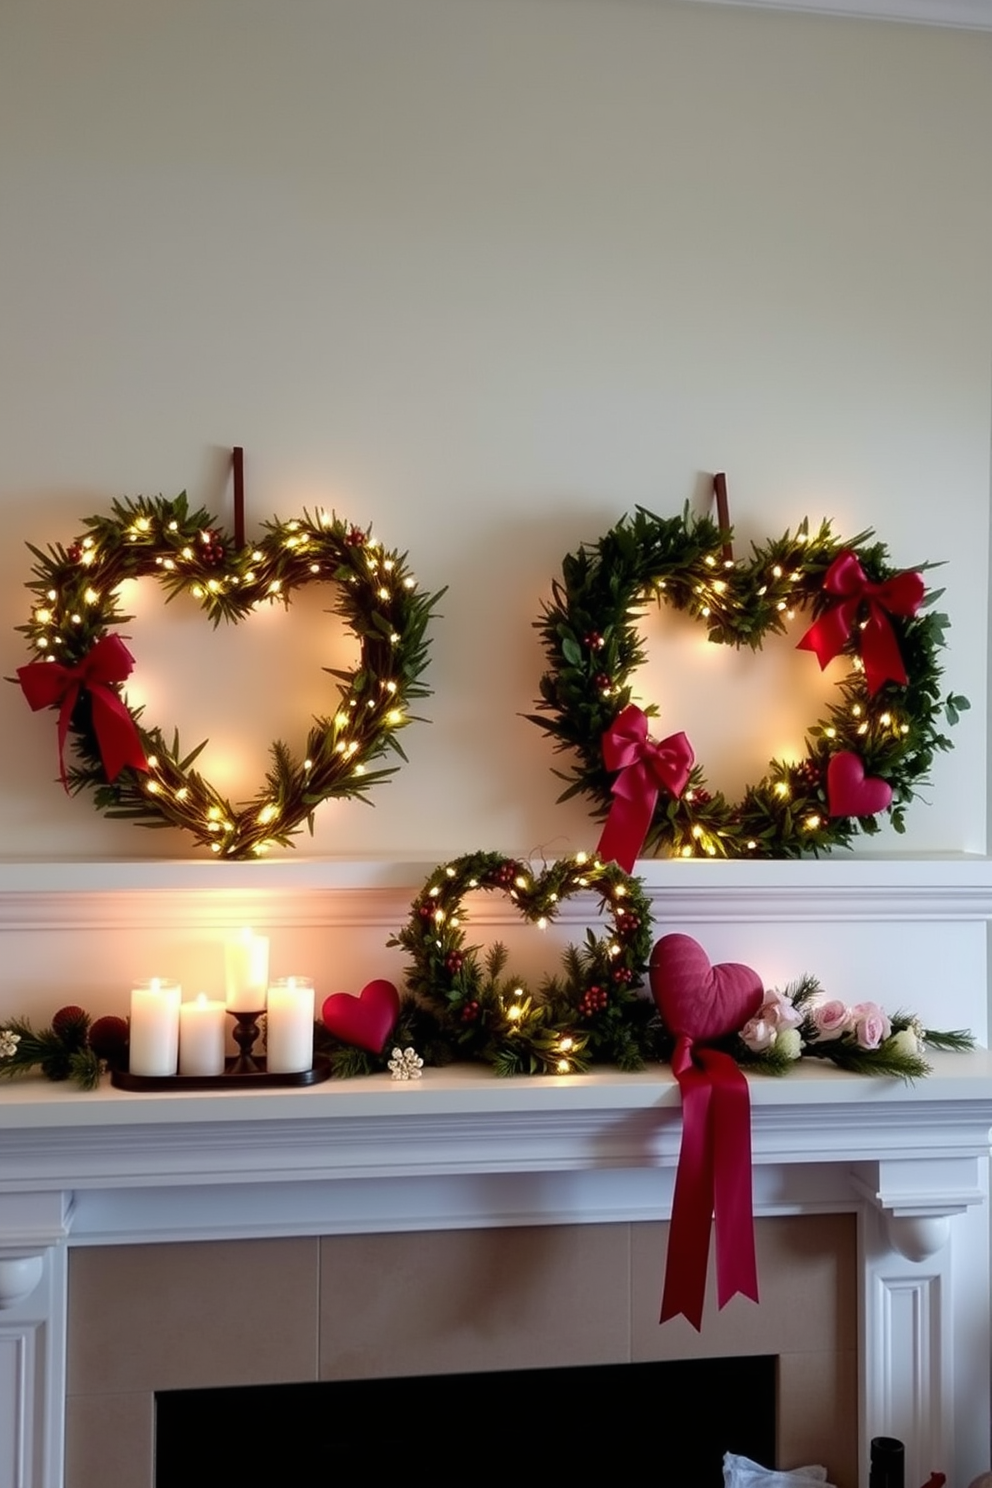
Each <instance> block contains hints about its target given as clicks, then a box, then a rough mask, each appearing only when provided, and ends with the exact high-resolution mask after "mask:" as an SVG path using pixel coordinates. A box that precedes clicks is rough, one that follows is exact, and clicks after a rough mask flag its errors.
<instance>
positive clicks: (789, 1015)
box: [758, 987, 803, 1028]
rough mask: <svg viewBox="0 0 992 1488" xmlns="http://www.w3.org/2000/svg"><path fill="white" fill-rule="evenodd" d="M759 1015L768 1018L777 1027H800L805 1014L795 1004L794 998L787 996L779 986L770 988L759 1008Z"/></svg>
mask: <svg viewBox="0 0 992 1488" xmlns="http://www.w3.org/2000/svg"><path fill="white" fill-rule="evenodd" d="M758 1017H759V1018H768V1019H769V1020H770V1021H771V1022H772V1023H774V1025H775V1027H776V1028H798V1027H799V1025H800V1023H801V1022H802V1021H803V1015H802V1013H800V1012H798V1011H797V1009H796V1008H795V1007H794V1006H793V1003H792V998H791V997H786V995H785V993H784V992H780V991H779V990H778V988H777V987H769V988H768V991H767V992H766V993H765V1000H764V1002H763V1003H762V1005H761V1007H760V1008H759V1009H758Z"/></svg>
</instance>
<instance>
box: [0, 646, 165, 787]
mask: <svg viewBox="0 0 992 1488" xmlns="http://www.w3.org/2000/svg"><path fill="white" fill-rule="evenodd" d="M133 667H134V657H133V656H132V655H131V653H130V651H129V650H128V649H127V647H126V646H125V644H124V642H123V641H122V640H121V638H120V636H117V635H105V636H101V638H100V640H98V641H97V643H96V645H95V646H92V647H91V648H90V650H89V651H87V653H86V655H85V656H84V657H83V659H82V661H80V662H77V663H76V665H75V666H71V667H70V666H63V664H62V663H61V662H59V661H32V662H30V663H29V665H28V666H22V667H18V668H17V676H18V680H19V681H20V684H21V688H22V690H23V692H24V696H25V697H26V698H27V700H28V703H29V704H30V705H31V707H32V708H33V709H34V711H35V712H37V711H38V709H39V708H52V707H58V710H59V773H60V775H61V777H62V784H63V786H64V787H65V789H66V790H67V791H68V789H69V782H68V781H67V779H66V773H65V741H66V738H67V737H68V733H69V721H70V719H71V718H72V710H73V708H74V707H75V706H76V701H77V699H78V697H79V694H80V693H81V692H84V691H85V692H88V693H89V695H90V700H91V702H92V705H93V729H94V732H95V733H96V739H97V744H98V745H99V748H100V758H101V760H102V761H103V768H104V769H105V770H106V772H107V779H108V780H116V779H117V777H118V775H119V774H120V772H121V771H122V770H123V769H124V767H125V765H130V766H131V768H132V769H133V770H147V769H148V768H149V766H148V761H147V760H146V759H145V751H144V750H143V749H142V747H141V739H140V738H139V736H138V730H137V729H136V727H135V724H134V719H133V718H132V717H131V715H130V713H129V712H128V710H127V705H126V703H125V702H124V700H123V698H122V697H121V695H120V693H118V692H116V691H115V690H114V683H115V682H125V681H126V680H127V678H128V677H129V676H130V675H131V671H132V669H133Z"/></svg>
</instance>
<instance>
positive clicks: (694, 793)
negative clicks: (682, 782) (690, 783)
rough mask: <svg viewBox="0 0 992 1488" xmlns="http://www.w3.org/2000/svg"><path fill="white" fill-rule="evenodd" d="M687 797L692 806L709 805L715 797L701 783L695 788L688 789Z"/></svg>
mask: <svg viewBox="0 0 992 1488" xmlns="http://www.w3.org/2000/svg"><path fill="white" fill-rule="evenodd" d="M685 799H686V800H687V801H688V802H689V803H690V805H692V806H708V805H709V804H710V802H711V801H712V799H713V797H712V796H711V795H710V793H709V791H708V790H707V789H706V787H705V786H702V785H700V786H697V788H696V789H695V790H688V791H686V793H685Z"/></svg>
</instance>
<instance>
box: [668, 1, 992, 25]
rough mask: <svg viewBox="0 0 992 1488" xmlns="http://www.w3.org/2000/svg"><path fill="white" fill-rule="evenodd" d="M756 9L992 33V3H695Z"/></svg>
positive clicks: (698, 2)
mask: <svg viewBox="0 0 992 1488" xmlns="http://www.w3.org/2000/svg"><path fill="white" fill-rule="evenodd" d="M696 3H697V4H701V5H738V6H740V5H743V6H746V7H747V8H748V9H751V10H754V9H759V10H793V11H805V12H807V13H810V14H813V15H827V16H843V17H847V18H849V19H850V18H853V19H856V20H865V21H904V22H910V23H912V24H914V25H918V26H945V27H951V28H954V29H957V30H965V31H992V0H696Z"/></svg>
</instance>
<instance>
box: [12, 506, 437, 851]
mask: <svg viewBox="0 0 992 1488" xmlns="http://www.w3.org/2000/svg"><path fill="white" fill-rule="evenodd" d="M84 527H85V529H86V530H85V533H84V534H83V535H82V536H80V537H79V538H77V539H76V540H75V541H74V542H72V543H70V544H69V546H68V547H63V546H62V545H61V544H59V545H56V546H54V547H50V548H49V549H48V551H47V552H45V551H42V550H41V549H40V548H37V547H35V546H33V544H28V546H29V547H30V548H31V551H32V553H33V554H34V557H35V564H34V568H33V570H32V572H33V574H34V577H33V579H32V580H31V581H30V583H29V584H28V586H27V587H28V588H29V589H30V590H31V591H32V592H33V594H34V596H35V597H34V601H33V605H32V612H31V618H30V621H29V622H28V624H26V625H22V626H19V627H18V629H20V630H21V631H22V632H23V633H24V634H25V635H26V636H27V638H28V640H29V642H30V644H31V648H32V650H33V652H34V654H35V657H36V660H35V661H34V662H32V663H31V664H30V665H28V666H23V667H20V668H19V669H18V677H19V680H20V683H21V687H22V688H23V690H24V692H25V695H26V697H27V699H28V702H29V703H30V705H31V707H32V708H35V709H38V708H43V707H52V708H57V709H58V710H59V758H60V761H62V760H63V751H64V746H65V743H66V740H67V738H68V737H69V736H71V738H72V743H73V747H74V751H75V754H76V757H77V760H78V763H77V764H75V765H73V766H72V767H71V768H69V769H68V770H67V769H66V767H65V764H64V762H63V763H62V765H61V768H62V779H63V783H64V784H65V785H66V788H67V789H68V790H71V791H73V792H75V791H80V790H83V789H89V790H92V791H93V797H94V804H95V805H96V808H97V810H99V811H101V812H103V813H104V815H105V816H107V817H109V818H112V819H126V820H131V821H135V822H137V823H138V824H139V825H141V826H147V827H179V828H181V829H182V830H184V831H186V832H188V833H190V835H191V836H192V837H193V839H194V841H195V842H196V843H197V844H198V845H199V846H201V847H206V848H208V849H209V850H210V851H211V852H212V853H214V854H216V855H217V856H218V857H220V858H229V859H231V858H251V857H257V856H259V855H260V854H263V853H265V852H267V851H268V850H269V849H270V848H271V847H272V846H274V845H279V846H288V845H291V844H290V838H291V837H292V836H294V835H295V834H296V833H297V832H298V831H299V830H300V828H301V827H302V826H303V825H304V824H306V825H307V826H308V827H309V828H311V830H312V827H313V815H314V812H315V810H316V809H317V807H318V806H319V805H320V804H321V802H322V801H327V800H330V799H333V798H340V797H362V798H364V797H366V796H367V795H368V793H369V791H370V790H371V789H372V788H373V787H374V786H375V785H377V784H378V783H379V782H381V781H382V780H384V779H386V778H387V777H388V776H389V775H391V774H393V773H394V771H395V769H396V768H398V767H397V766H395V765H393V766H389V767H384V768H378V769H370V768H369V766H370V765H372V764H374V763H375V762H376V761H378V760H380V759H382V758H383V757H384V756H389V755H390V754H392V755H396V756H398V757H399V758H400V759H405V758H406V756H405V754H404V753H403V749H402V746H401V745H400V742H399V739H398V737H397V735H398V733H399V731H400V730H401V729H402V728H404V727H405V726H406V725H407V724H408V723H410V722H411V720H412V718H413V715H412V714H411V713H410V712H409V706H410V703H411V702H412V701H414V700H415V699H418V698H423V697H427V696H429V693H430V689H429V688H428V687H426V686H425V685H424V684H423V683H422V682H421V681H420V680H419V679H420V677H421V674H422V673H423V671H424V669H425V667H426V665H427V658H428V640H427V626H428V621H429V620H430V619H431V618H432V616H433V613H434V605H435V604H436V602H437V600H438V599H439V598H440V594H434V595H427V594H424V593H421V592H420V591H419V590H418V588H417V583H416V580H415V579H414V578H413V576H412V575H411V573H410V571H409V569H408V567H407V563H406V558H405V555H403V554H401V553H397V552H392V551H390V550H387V549H385V548H384V547H383V546H382V545H381V543H379V542H378V541H377V540H376V539H375V538H373V537H372V535H371V531H370V529H363V528H361V527H356V526H353V525H351V524H349V523H347V522H344V521H342V520H341V519H340V518H338V517H337V516H335V515H333V514H328V513H327V512H324V511H318V512H316V513H315V514H314V515H313V516H311V515H310V514H309V513H308V512H306V511H304V513H303V514H302V516H301V517H297V518H293V519H291V520H289V521H283V520H281V519H278V518H273V520H272V521H271V522H269V523H267V524H265V535H264V536H263V537H262V538H261V539H260V540H259V541H258V542H257V543H255V544H248V545H247V546H245V547H242V548H239V549H235V548H234V547H233V544H232V542H231V540H230V539H229V538H228V536H227V535H226V533H224V532H223V531H221V530H220V529H219V528H218V527H217V526H216V525H215V522H214V518H213V517H212V516H211V515H210V513H209V512H207V511H204V510H202V509H199V510H195V511H191V510H190V508H189V503H188V501H187V498H186V494H185V492H184V493H182V494H181V495H179V496H177V497H175V498H174V499H173V500H167V499H165V498H164V497H157V498H151V499H150V498H146V497H143V496H142V497H138V498H137V499H135V500H127V501H115V502H114V504H113V509H112V515H111V516H109V517H107V516H94V517H88V518H86V519H85V522H84ZM138 578H153V579H155V580H157V582H158V583H159V584H160V585H161V586H162V588H163V589H164V590H165V591H166V594H167V595H168V597H169V599H173V598H175V597H177V596H179V595H189V596H190V597H192V599H193V600H195V601H196V603H197V604H198V605H199V607H200V609H201V610H202V612H203V613H204V615H206V617H207V618H208V619H209V620H210V621H211V622H212V623H213V625H215V626H216V625H218V624H219V623H220V622H221V621H222V620H224V621H228V622H230V623H237V622H238V621H241V620H244V619H246V618H247V617H248V616H249V615H251V613H252V612H253V610H255V609H256V607H257V606H259V605H261V604H263V603H265V602H268V603H281V604H284V605H287V606H288V605H289V603H290V600H291V597H292V595H293V594H294V593H295V592H296V590H298V589H300V588H302V587H303V586H304V585H305V584H312V583H320V582H325V581H328V580H331V581H333V582H334V583H335V585H336V598H335V605H334V607H335V610H336V613H337V614H339V615H340V616H341V618H342V619H343V620H344V622H345V624H346V625H347V626H348V627H349V629H350V630H351V631H352V632H353V634H354V635H355V636H356V637H357V638H358V641H359V643H360V659H359V662H358V665H357V666H356V667H355V668H354V669H353V670H351V671H339V670H334V669H330V668H328V670H329V671H331V675H332V676H334V677H336V678H338V689H337V690H338V693H339V694H340V696H339V700H338V702H337V704H336V706H335V708H334V711H333V713H331V714H330V715H328V716H326V717H318V718H315V719H314V720H313V723H312V726H311V728H310V730H309V732H308V734H307V736H306V739H305V742H304V744H303V747H302V749H300V750H299V752H298V753H294V752H293V751H292V750H291V749H290V748H289V746H288V745H286V744H285V743H283V742H282V741H276V742H275V743H273V744H272V745H271V750H270V752H271V756H272V764H271V767H270V769H269V770H268V772H267V774H266V778H265V784H264V785H263V786H262V788H261V789H260V790H259V791H258V793H257V795H256V796H255V797H254V798H253V799H252V800H251V801H249V802H247V803H246V804H244V805H242V806H240V807H235V806H234V805H232V803H231V802H230V801H229V800H227V799H226V797H224V796H223V795H221V793H220V792H219V791H218V790H216V789H215V787H214V786H213V785H211V784H210V782H209V781H208V780H207V779H206V778H205V777H204V776H203V775H201V774H200V772H199V771H198V770H197V769H195V768H194V762H195V761H196V759H197V756H198V755H199V754H200V751H201V750H202V749H203V747H204V744H199V745H198V746H197V747H196V748H195V749H192V750H191V751H189V752H188V753H184V752H183V750H182V749H181V748H180V745H179V735H178V732H174V733H173V734H172V736H171V739H170V738H169V736H168V735H167V734H166V733H165V732H163V730H162V729H161V728H159V727H158V726H157V725H146V724H145V723H144V721H143V719H142V717H141V710H140V709H137V708H131V707H129V706H128V705H127V702H126V699H125V698H124V697H123V696H122V694H121V687H122V684H123V683H124V682H125V681H126V679H127V677H128V676H129V674H130V672H131V670H132V668H133V665H134V660H133V658H132V657H131V655H130V653H129V652H128V650H127V647H126V646H125V645H124V642H123V640H122V638H121V634H120V627H121V626H122V625H125V624H126V623H127V622H128V620H130V619H131V618H132V617H131V616H129V615H126V614H123V613H122V611H121V609H120V606H119V595H118V586H119V585H120V584H121V582H122V581H123V580H124V579H138ZM442 592H443V591H442ZM204 742H206V741H204Z"/></svg>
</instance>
